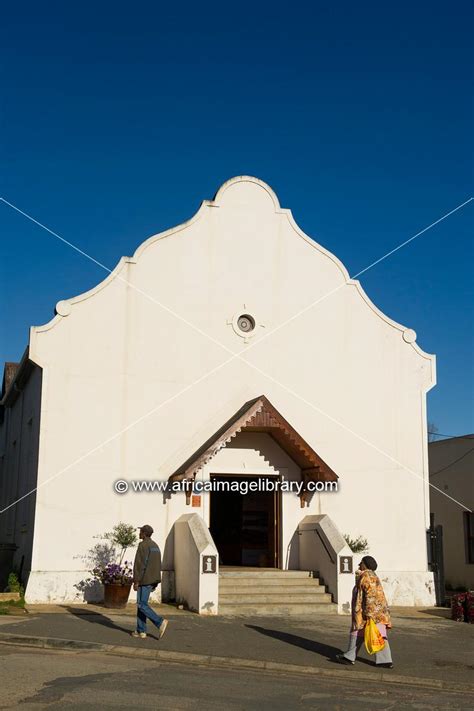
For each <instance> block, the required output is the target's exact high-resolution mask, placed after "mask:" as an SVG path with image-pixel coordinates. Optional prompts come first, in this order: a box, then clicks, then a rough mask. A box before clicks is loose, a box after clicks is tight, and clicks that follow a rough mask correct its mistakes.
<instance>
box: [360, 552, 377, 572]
mask: <svg viewBox="0 0 474 711" xmlns="http://www.w3.org/2000/svg"><path fill="white" fill-rule="evenodd" d="M360 562H361V563H363V564H364V565H365V567H366V568H368V569H369V570H377V561H376V560H375V558H372V556H371V555H365V556H364V557H363V558H362V560H361V561H360Z"/></svg>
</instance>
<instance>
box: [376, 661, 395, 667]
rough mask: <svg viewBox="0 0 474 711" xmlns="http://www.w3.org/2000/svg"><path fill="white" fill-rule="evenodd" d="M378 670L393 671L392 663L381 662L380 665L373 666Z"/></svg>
mask: <svg viewBox="0 0 474 711" xmlns="http://www.w3.org/2000/svg"><path fill="white" fill-rule="evenodd" d="M375 666H376V667H377V668H378V669H393V663H392V662H382V663H381V664H376V665H375Z"/></svg>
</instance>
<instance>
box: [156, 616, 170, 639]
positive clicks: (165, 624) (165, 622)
mask: <svg viewBox="0 0 474 711" xmlns="http://www.w3.org/2000/svg"><path fill="white" fill-rule="evenodd" d="M167 627H168V620H163V622H162V623H161V625H160V626H159V627H158V632H159V637H158V639H161V638H162V637H163V635H164V633H165V632H166V628H167Z"/></svg>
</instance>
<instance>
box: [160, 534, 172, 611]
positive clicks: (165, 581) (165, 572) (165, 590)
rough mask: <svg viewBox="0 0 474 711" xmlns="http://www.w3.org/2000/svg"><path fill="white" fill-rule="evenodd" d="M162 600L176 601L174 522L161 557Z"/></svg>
mask: <svg viewBox="0 0 474 711" xmlns="http://www.w3.org/2000/svg"><path fill="white" fill-rule="evenodd" d="M161 600H162V601H163V602H174V601H175V600H176V587H175V582H174V524H173V526H172V527H171V530H170V532H169V533H168V535H167V537H166V541H165V547H164V548H163V555H162V559H161Z"/></svg>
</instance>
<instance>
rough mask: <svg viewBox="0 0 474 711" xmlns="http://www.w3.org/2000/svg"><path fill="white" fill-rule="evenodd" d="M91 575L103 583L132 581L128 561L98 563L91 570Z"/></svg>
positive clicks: (124, 583)
mask: <svg viewBox="0 0 474 711" xmlns="http://www.w3.org/2000/svg"><path fill="white" fill-rule="evenodd" d="M91 573H92V575H93V577H94V578H95V579H96V580H98V581H99V582H101V583H102V584H103V585H131V584H132V583H133V569H132V564H131V563H130V562H129V561H127V560H126V561H124V562H123V564H120V563H108V564H107V565H99V566H97V567H96V568H94V569H93V570H91Z"/></svg>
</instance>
